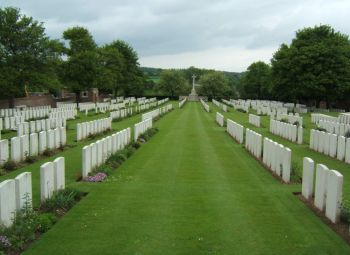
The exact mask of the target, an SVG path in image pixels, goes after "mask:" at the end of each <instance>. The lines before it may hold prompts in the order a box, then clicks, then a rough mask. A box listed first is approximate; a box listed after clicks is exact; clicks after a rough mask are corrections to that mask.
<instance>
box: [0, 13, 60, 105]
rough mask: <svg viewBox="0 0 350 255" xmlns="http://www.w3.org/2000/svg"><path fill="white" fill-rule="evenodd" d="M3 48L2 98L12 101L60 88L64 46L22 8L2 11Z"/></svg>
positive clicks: (0, 37) (0, 34)
mask: <svg viewBox="0 0 350 255" xmlns="http://www.w3.org/2000/svg"><path fill="white" fill-rule="evenodd" d="M0 46H1V47H0V83H1V86H0V97H1V98H6V99H10V100H11V99H13V98H14V97H21V96H24V95H25V94H26V92H28V91H36V90H38V89H40V90H43V89H50V88H56V89H57V88H58V87H59V85H60V83H59V81H58V77H57V68H58V64H59V62H60V61H61V59H60V56H61V54H62V50H63V46H62V44H61V43H60V42H58V41H54V40H50V39H49V38H48V37H47V36H46V34H45V29H44V27H43V24H42V23H40V22H38V21H36V20H34V19H33V18H32V17H27V16H26V15H23V14H21V13H20V11H19V9H16V8H11V7H8V8H3V9H2V8H0ZM10 104H13V102H12V101H10Z"/></svg>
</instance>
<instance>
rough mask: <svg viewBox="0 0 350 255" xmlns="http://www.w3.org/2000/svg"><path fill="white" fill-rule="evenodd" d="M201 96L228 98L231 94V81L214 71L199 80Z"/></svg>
mask: <svg viewBox="0 0 350 255" xmlns="http://www.w3.org/2000/svg"><path fill="white" fill-rule="evenodd" d="M199 85H200V87H199V92H198V93H199V94H200V95H202V96H208V97H211V98H217V97H227V96H229V95H230V94H231V88H230V86H229V81H228V79H227V77H226V76H225V74H223V73H222V72H217V71H213V72H210V73H207V74H204V75H202V76H201V78H200V79H199Z"/></svg>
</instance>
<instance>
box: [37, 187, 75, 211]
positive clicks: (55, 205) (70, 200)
mask: <svg viewBox="0 0 350 255" xmlns="http://www.w3.org/2000/svg"><path fill="white" fill-rule="evenodd" d="M80 197H81V193H80V192H78V191H77V190H75V189H72V188H66V189H64V190H59V191H57V192H55V193H54V194H53V195H52V197H50V198H48V199H46V200H45V201H43V202H42V203H41V206H40V208H41V210H43V211H44V212H52V213H55V214H57V215H60V214H61V213H62V212H63V213H64V212H66V211H68V210H69V209H70V208H72V206H73V205H74V204H75V203H76V201H77V200H78V199H79V198H80Z"/></svg>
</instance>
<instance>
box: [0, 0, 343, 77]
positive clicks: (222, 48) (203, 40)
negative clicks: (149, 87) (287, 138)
mask: <svg viewBox="0 0 350 255" xmlns="http://www.w3.org/2000/svg"><path fill="white" fill-rule="evenodd" d="M0 6H1V7H4V6H15V7H19V8H20V9H21V10H22V12H23V13H25V14H26V15H30V16H33V17H34V18H35V19H36V20H39V21H42V22H44V23H45V27H46V32H47V34H48V35H49V36H51V37H52V38H61V37H62V32H63V31H64V30H65V29H66V28H68V27H72V26H76V25H79V26H84V27H87V28H88V29H89V30H90V32H91V33H92V34H93V36H94V38H95V40H96V42H97V43H98V44H103V43H108V42H111V41H112V40H114V39H122V40H125V41H127V42H129V43H130V44H131V45H132V46H133V47H134V48H135V50H136V51H137V52H138V54H139V58H140V64H141V65H142V66H151V67H163V68H169V67H173V68H180V67H181V68H186V67H189V66H196V67H204V68H212V69H217V70H227V71H237V72H239V71H244V70H246V68H247V67H248V66H249V64H251V63H252V62H254V61H258V60H263V61H266V62H269V61H270V59H271V57H272V54H273V53H274V52H275V51H276V50H277V49H278V47H279V45H280V44H281V43H283V42H286V43H289V42H290V41H291V39H292V38H293V37H294V35H295V31H296V30H298V29H301V28H303V27H306V26H314V25H319V24H329V25H331V26H333V27H334V28H335V29H336V30H339V31H341V32H342V33H345V34H350V18H349V11H350V0H293V1H291V0H288V1H287V0H279V1H278V0H264V1H252V0H244V1H238V0H216V1H213V0H194V1H189V0H123V1H122V0H99V1H86V0H85V1H84V0H60V1H54V0H21V1H20V0H18V1H16V0H11V1H10V0H1V2H0Z"/></svg>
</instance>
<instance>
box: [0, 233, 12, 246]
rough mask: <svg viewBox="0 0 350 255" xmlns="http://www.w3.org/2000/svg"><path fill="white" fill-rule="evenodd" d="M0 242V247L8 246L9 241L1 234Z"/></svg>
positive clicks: (9, 244)
mask: <svg viewBox="0 0 350 255" xmlns="http://www.w3.org/2000/svg"><path fill="white" fill-rule="evenodd" d="M0 243H1V246H2V247H10V246H11V242H10V240H9V239H8V238H7V237H6V236H1V235H0Z"/></svg>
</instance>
